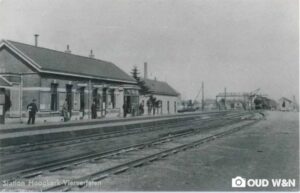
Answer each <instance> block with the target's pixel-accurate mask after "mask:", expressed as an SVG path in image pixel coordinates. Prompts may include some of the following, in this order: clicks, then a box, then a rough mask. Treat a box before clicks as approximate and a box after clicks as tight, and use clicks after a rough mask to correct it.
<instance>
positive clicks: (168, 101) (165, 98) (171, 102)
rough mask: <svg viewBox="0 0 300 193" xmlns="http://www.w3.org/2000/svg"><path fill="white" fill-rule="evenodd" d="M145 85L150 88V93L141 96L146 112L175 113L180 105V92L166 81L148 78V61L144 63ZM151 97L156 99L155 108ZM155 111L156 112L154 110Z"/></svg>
mask: <svg viewBox="0 0 300 193" xmlns="http://www.w3.org/2000/svg"><path fill="white" fill-rule="evenodd" d="M143 81H144V82H145V85H146V86H147V87H148V88H149V94H147V95H145V96H140V103H141V104H144V114H153V113H155V114H174V113H177V110H178V106H179V105H180V103H179V102H180V100H179V96H180V94H179V92H177V91H176V90H175V89H174V88H173V87H171V86H170V85H169V84H168V83H166V82H164V81H158V80H156V79H154V80H151V79H149V78H147V63H145V64H144V79H143ZM151 97H153V98H155V99H156V102H157V106H156V107H154V108H153V106H152V104H151ZM153 111H155V112H153Z"/></svg>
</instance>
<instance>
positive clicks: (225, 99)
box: [224, 87, 227, 110]
mask: <svg viewBox="0 0 300 193" xmlns="http://www.w3.org/2000/svg"><path fill="white" fill-rule="evenodd" d="M224 108H225V110H227V108H226V87H225V88H224Z"/></svg>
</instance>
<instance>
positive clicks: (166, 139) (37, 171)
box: [1, 114, 253, 191]
mask: <svg viewBox="0 0 300 193" xmlns="http://www.w3.org/2000/svg"><path fill="white" fill-rule="evenodd" d="M242 116H245V114H231V115H227V116H224V117H223V118H219V117H218V119H216V118H215V119H210V120H209V121H207V123H206V124H207V125H206V126H205V129H210V128H212V127H224V125H230V124H233V123H235V122H237V121H238V120H240V118H241V117H242ZM202 121H203V120H202ZM212 122H213V123H212ZM197 124H199V123H198V122H196V123H195V125H197ZM202 124H203V123H202ZM251 124H253V123H251ZM243 127H245V126H243ZM241 128H242V127H239V129H233V130H231V131H234V132H235V131H238V130H240V129H241ZM203 129H204V127H201V129H199V128H198V129H197V128H193V129H192V128H191V129H187V130H185V131H180V132H174V133H169V134H167V135H166V136H163V137H160V138H158V139H154V140H151V141H147V142H144V143H141V144H135V145H131V146H127V147H123V148H119V149H114V150H111V151H107V152H102V153H97V154H90V155H86V156H83V157H77V158H73V159H70V160H65V161H63V162H57V163H54V164H48V165H43V166H40V167H36V168H32V169H29V170H24V171H18V172H17V173H14V174H12V176H14V177H13V178H10V181H14V180H21V179H32V178H35V177H38V176H41V175H42V174H45V173H46V174H47V173H48V174H49V173H53V172H56V171H62V170H65V169H67V168H70V167H74V166H79V165H81V164H83V163H88V162H95V161H96V162H97V161H99V160H103V159H106V158H111V157H114V156H117V155H120V154H124V153H129V152H134V151H138V150H142V151H145V149H146V148H150V147H154V146H157V145H160V144H166V143H170V141H172V140H174V139H177V138H182V137H186V136H193V135H195V134H199V133H200V132H201V131H203ZM231 131H226V132H225V133H224V132H221V133H218V134H216V135H214V137H216V138H218V137H220V136H223V134H224V135H227V134H229V133H230V132H231ZM214 137H213V138H214ZM209 139H212V137H207V138H205V139H201V140H202V141H203V140H204V141H209ZM201 140H200V141H201ZM198 141H199V140H198ZM194 143H196V142H191V143H188V144H185V145H184V146H178V147H176V148H171V149H169V150H164V151H162V152H158V153H155V154H153V155H148V156H146V157H142V158H139V159H136V160H133V161H130V162H126V163H123V164H121V165H120V164H119V165H118V166H114V167H112V168H108V169H106V170H104V171H99V172H96V173H93V174H91V175H88V176H84V177H82V178H77V179H73V181H82V180H84V179H88V180H92V181H97V180H100V179H101V178H102V177H105V176H108V175H111V174H115V173H120V172H123V171H125V170H127V169H129V168H132V167H137V166H139V164H141V165H143V164H144V163H146V162H149V161H154V160H157V159H160V158H163V157H165V156H168V155H169V153H168V152H170V151H171V152H172V151H174V152H178V151H182V150H184V149H187V148H189V147H190V145H189V144H194ZM197 143H198V142H197ZM150 149H151V148H150ZM174 152H173V153H174ZM6 177H7V176H6ZM1 179H3V176H2V178H1ZM4 179H7V178H4ZM84 185H85V184H81V185H80V186H78V187H82V186H84ZM71 187H72V186H71ZM45 190H47V191H48V190H49V191H58V190H59V191H66V190H70V184H64V185H60V186H55V187H51V188H48V189H45Z"/></svg>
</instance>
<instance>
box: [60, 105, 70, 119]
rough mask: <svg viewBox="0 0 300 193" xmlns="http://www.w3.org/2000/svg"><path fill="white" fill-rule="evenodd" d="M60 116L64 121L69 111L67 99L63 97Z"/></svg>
mask: <svg viewBox="0 0 300 193" xmlns="http://www.w3.org/2000/svg"><path fill="white" fill-rule="evenodd" d="M61 111H62V116H63V117H64V122H67V121H69V111H68V100H67V99H65V102H64V104H63V106H62V110H61Z"/></svg>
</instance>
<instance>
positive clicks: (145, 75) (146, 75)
mask: <svg viewBox="0 0 300 193" xmlns="http://www.w3.org/2000/svg"><path fill="white" fill-rule="evenodd" d="M147 78H148V64H147V62H145V63H144V79H147Z"/></svg>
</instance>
